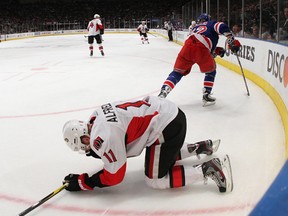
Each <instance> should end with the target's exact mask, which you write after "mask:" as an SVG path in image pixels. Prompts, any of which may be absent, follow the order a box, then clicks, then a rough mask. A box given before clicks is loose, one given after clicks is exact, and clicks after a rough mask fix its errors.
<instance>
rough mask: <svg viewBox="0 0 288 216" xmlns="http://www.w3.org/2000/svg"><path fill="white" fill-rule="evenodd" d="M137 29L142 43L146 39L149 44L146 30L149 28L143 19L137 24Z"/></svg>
mask: <svg viewBox="0 0 288 216" xmlns="http://www.w3.org/2000/svg"><path fill="white" fill-rule="evenodd" d="M137 31H138V32H139V35H140V38H141V41H142V44H144V42H145V41H146V42H147V43H148V44H149V40H148V36H147V32H148V31H149V28H148V27H147V25H146V22H145V21H142V23H141V24H140V25H139V26H138V28H137Z"/></svg>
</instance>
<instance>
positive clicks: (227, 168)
mask: <svg viewBox="0 0 288 216" xmlns="http://www.w3.org/2000/svg"><path fill="white" fill-rule="evenodd" d="M221 166H222V171H223V173H224V175H225V177H226V192H231V191H232V190H233V177H232V168H231V163H230V159H229V156H228V155H225V157H224V158H223V159H222V160H221Z"/></svg>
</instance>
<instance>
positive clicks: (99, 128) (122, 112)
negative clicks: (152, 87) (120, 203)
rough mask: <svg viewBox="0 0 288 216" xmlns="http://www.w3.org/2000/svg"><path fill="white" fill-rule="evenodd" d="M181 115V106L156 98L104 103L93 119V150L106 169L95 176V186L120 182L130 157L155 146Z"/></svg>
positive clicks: (91, 119)
mask: <svg viewBox="0 0 288 216" xmlns="http://www.w3.org/2000/svg"><path fill="white" fill-rule="evenodd" d="M177 114H178V108H177V106H176V105H175V104H174V103H172V102H170V101H168V100H166V99H161V98H158V97H155V96H149V97H146V98H145V99H143V100H138V101H131V102H114V103H107V104H103V105H102V106H101V107H100V108H99V109H97V110H95V111H94V112H93V114H92V116H91V117H90V120H89V121H90V123H92V124H93V126H92V129H91V133H90V146H91V149H92V150H93V151H94V152H95V153H96V154H97V155H98V156H99V157H100V158H101V159H102V161H103V163H104V167H103V170H101V171H99V172H98V173H96V174H94V175H93V176H92V177H91V181H93V185H95V186H98V187H105V186H112V185H116V184H118V183H120V182H121V181H122V180H123V178H124V176H125V172H126V161H127V158H128V157H133V156H138V155H140V154H141V152H142V151H143V149H145V147H147V146H150V145H152V144H153V143H154V142H155V141H156V140H157V139H158V138H159V137H160V136H161V134H162V131H163V130H164V128H165V127H166V126H167V125H168V124H169V123H170V122H171V121H172V120H173V119H174V118H175V117H176V115H177Z"/></svg>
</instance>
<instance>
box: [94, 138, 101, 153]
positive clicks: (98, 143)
mask: <svg viewBox="0 0 288 216" xmlns="http://www.w3.org/2000/svg"><path fill="white" fill-rule="evenodd" d="M103 142H104V140H103V139H101V137H99V136H98V137H97V138H96V139H95V140H94V141H93V146H94V148H95V149H96V150H97V151H98V150H99V149H100V148H101V147H102V143H103Z"/></svg>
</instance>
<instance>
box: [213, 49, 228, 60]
mask: <svg viewBox="0 0 288 216" xmlns="http://www.w3.org/2000/svg"><path fill="white" fill-rule="evenodd" d="M214 52H215V54H216V55H218V56H220V57H221V58H222V57H223V56H224V54H225V52H226V51H225V49H224V48H222V47H216V49H215V50H214Z"/></svg>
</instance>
